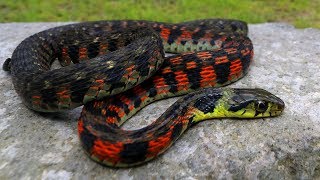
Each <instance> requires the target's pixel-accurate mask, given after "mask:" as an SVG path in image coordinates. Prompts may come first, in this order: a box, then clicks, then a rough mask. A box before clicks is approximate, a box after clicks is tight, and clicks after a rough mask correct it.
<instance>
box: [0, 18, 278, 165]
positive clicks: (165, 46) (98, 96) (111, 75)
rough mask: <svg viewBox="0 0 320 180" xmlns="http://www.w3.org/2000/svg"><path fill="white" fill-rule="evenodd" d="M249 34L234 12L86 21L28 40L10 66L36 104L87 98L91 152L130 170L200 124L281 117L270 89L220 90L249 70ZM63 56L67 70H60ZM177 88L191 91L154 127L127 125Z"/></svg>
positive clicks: (85, 126) (52, 106) (49, 108)
mask: <svg viewBox="0 0 320 180" xmlns="http://www.w3.org/2000/svg"><path fill="white" fill-rule="evenodd" d="M247 32H248V28H247V24H246V23H245V22H243V21H238V20H227V19H205V20H195V21H189V22H183V23H179V24H170V23H160V22H151V21H143V20H140V21H134V20H128V21H125V20H118V21H117V20H114V21H95V22H83V23H77V24H71V25H64V26H59V27H55V28H51V29H48V30H45V31H42V32H39V33H36V34H34V35H32V36H30V37H28V38H26V39H25V40H24V41H22V42H21V43H20V44H19V45H18V46H17V48H16V49H15V50H14V52H13V54H12V57H11V58H9V59H7V60H6V61H5V63H4V65H3V69H4V70H7V71H10V72H11V75H12V80H13V84H14V87H15V90H16V91H17V93H18V94H19V95H20V96H21V98H22V100H23V103H24V104H25V105H26V106H27V107H28V108H30V109H33V110H35V111H42V112H56V111H63V110H68V109H72V108H75V107H78V106H81V105H84V108H83V110H82V113H81V116H80V118H79V121H78V133H79V137H80V140H81V143H82V146H83V147H84V149H85V151H86V153H87V154H88V155H89V156H90V157H91V158H92V159H93V160H95V161H97V162H99V163H102V164H104V165H107V166H112V167H129V166H134V165H138V164H141V163H144V162H147V161H149V160H151V159H153V158H155V157H157V156H158V155H160V154H161V153H163V152H164V151H165V150H166V149H168V148H169V147H170V146H171V145H172V144H173V143H174V142H175V141H176V140H177V139H178V138H179V137H180V135H181V134H182V133H183V132H184V131H185V130H186V129H188V128H189V127H191V126H192V125H194V124H196V123H197V122H199V121H202V120H205V119H211V118H223V117H233V118H256V117H271V116H277V115H279V114H281V112H282V111H283V109H284V103H283V101H282V100H281V99H280V98H278V97H276V96H275V95H273V94H271V93H269V92H267V91H265V90H262V89H231V88H218V87H220V86H225V85H227V84H230V83H232V82H234V81H237V80H238V79H240V78H241V77H243V76H244V75H245V74H246V73H247V71H248V68H249V66H250V62H251V61H252V58H253V45H252V42H251V40H250V39H249V38H248V37H247ZM164 52H168V53H176V55H173V56H170V57H165V55H164ZM177 53H179V54H177ZM56 59H58V60H59V62H60V64H61V65H62V66H63V67H61V68H59V69H52V68H51V65H52V63H53V62H54V61H55V60H56ZM178 95H185V96H184V97H182V98H181V99H179V100H178V101H177V102H176V103H174V104H173V105H172V106H171V107H170V108H169V109H168V110H167V111H166V112H165V113H163V114H162V115H161V117H159V118H158V119H157V120H156V121H154V122H153V123H152V124H150V125H148V126H146V127H143V128H141V129H138V130H130V131H129V130H124V129H121V128H120V126H121V124H123V123H124V122H125V121H126V120H127V119H128V118H130V117H131V116H133V115H134V114H135V113H136V112H137V111H139V110H140V109H141V108H143V107H144V106H146V105H147V104H150V103H151V102H153V101H155V100H159V99H163V98H167V97H172V96H178Z"/></svg>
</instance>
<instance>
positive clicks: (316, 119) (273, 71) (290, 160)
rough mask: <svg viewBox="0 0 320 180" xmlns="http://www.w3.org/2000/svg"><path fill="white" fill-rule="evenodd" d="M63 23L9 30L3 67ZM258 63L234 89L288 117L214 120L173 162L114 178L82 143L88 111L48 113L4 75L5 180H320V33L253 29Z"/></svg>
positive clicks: (1, 42) (0, 153)
mask: <svg viewBox="0 0 320 180" xmlns="http://www.w3.org/2000/svg"><path fill="white" fill-rule="evenodd" d="M61 24H62V23H8V24H0V64H2V63H3V62H4V60H5V59H6V58H8V57H11V54H12V52H13V50H14V49H15V47H16V46H17V45H18V44H19V43H20V42H21V41H22V40H23V39H24V38H26V37H27V36H29V35H31V34H33V33H36V32H38V31H41V30H44V29H47V28H49V27H54V26H57V25H61ZM249 29H250V37H251V39H252V41H253V43H254V48H255V57H254V62H253V64H252V66H251V69H250V71H249V73H248V75H247V76H246V77H244V78H243V79H241V80H240V81H238V82H236V83H234V84H232V85H231V86H232V87H250V88H256V87H259V88H263V89H266V90H268V91H270V92H273V93H274V94H277V95H278V96H279V97H281V98H282V99H283V100H284V101H285V103H286V109H285V111H284V113H283V114H282V115H281V116H280V117H276V118H265V119H259V120H243V121H240V120H230V119H223V120H222V119H221V120H212V121H205V122H201V123H199V124H198V125H197V126H195V127H193V128H192V129H190V130H188V131H187V132H186V133H185V134H184V135H183V136H182V137H181V139H179V140H178V141H177V142H176V143H175V144H174V145H173V147H171V148H170V149H169V150H168V151H167V152H166V153H165V154H164V155H162V156H160V157H159V158H157V159H155V160H153V161H151V162H149V163H147V164H144V165H142V166H139V167H135V168H129V169H110V168H107V167H103V166H101V165H99V164H97V163H95V162H93V161H92V160H90V159H89V158H88V157H87V156H86V155H85V154H84V151H83V150H82V148H81V146H80V144H79V140H78V137H77V118H78V116H79V113H80V111H81V109H79V108H78V109H75V110H72V111H70V112H64V113H56V114H50V115H45V114H39V113H36V112H33V111H31V110H29V109H27V108H26V107H25V106H24V105H23V104H22V103H21V99H20V98H19V97H18V96H17V94H16V93H15V90H14V89H13V85H12V82H11V79H10V75H9V74H8V73H6V72H4V71H2V70H0V92H1V96H0V102H1V103H0V179H92V178H96V179H101V178H108V179H159V178H167V177H170V178H177V179H198V178H214V179H232V178H237V179H243V178H246V179H256V178H261V179H291V178H303V179H311V178H320V83H319V80H320V71H319V69H320V41H319V39H320V31H319V30H317V29H295V28H294V27H293V26H290V25H287V24H279V23H267V24H256V25H250V26H249ZM176 99H177V98H172V99H168V100H163V101H160V102H157V103H153V104H152V105H149V106H148V107H146V108H144V109H143V110H142V111H141V112H139V113H138V114H137V115H136V116H135V117H134V118H132V119H131V120H129V122H128V123H126V124H125V127H126V128H127V129H136V128H140V127H143V126H144V125H147V124H149V123H151V122H152V120H154V119H155V118H157V117H158V116H159V115H160V114H161V113H162V112H164V111H165V109H167V108H168V106H169V105H170V104H172V103H173V102H174V101H175V100H176Z"/></svg>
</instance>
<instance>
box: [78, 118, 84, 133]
mask: <svg viewBox="0 0 320 180" xmlns="http://www.w3.org/2000/svg"><path fill="white" fill-rule="evenodd" d="M83 131H84V128H83V120H82V119H81V118H80V119H79V121H78V135H79V136H80V134H82V132H83Z"/></svg>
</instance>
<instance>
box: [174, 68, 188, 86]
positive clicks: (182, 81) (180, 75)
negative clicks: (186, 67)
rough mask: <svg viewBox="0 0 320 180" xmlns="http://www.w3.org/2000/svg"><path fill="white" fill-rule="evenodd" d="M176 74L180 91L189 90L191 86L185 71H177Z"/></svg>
mask: <svg viewBox="0 0 320 180" xmlns="http://www.w3.org/2000/svg"><path fill="white" fill-rule="evenodd" d="M174 74H175V75H176V76H175V79H176V81H177V83H178V84H177V85H178V87H177V88H178V90H187V89H188V85H189V79H188V75H187V74H186V73H184V72H183V71H177V72H174Z"/></svg>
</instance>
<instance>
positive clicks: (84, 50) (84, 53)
mask: <svg viewBox="0 0 320 180" xmlns="http://www.w3.org/2000/svg"><path fill="white" fill-rule="evenodd" d="M84 59H88V49H87V48H84V47H82V48H80V49H79V60H84Z"/></svg>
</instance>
